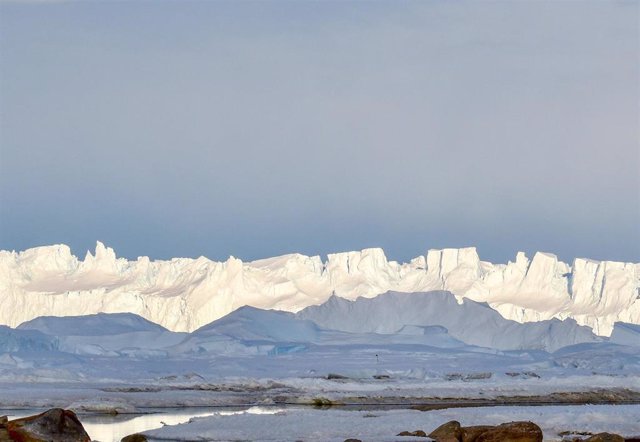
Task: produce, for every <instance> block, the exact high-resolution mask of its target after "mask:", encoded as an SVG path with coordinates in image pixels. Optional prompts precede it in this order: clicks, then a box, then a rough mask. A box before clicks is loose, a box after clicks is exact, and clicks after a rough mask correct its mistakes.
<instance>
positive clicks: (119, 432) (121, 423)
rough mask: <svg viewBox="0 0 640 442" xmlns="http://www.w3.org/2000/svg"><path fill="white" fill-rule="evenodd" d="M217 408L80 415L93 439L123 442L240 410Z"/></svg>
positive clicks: (16, 414) (14, 413) (12, 413)
mask: <svg viewBox="0 0 640 442" xmlns="http://www.w3.org/2000/svg"><path fill="white" fill-rule="evenodd" d="M225 410H226V411H222V412H221V411H219V410H218V411H213V410H212V409H202V408H180V409H164V410H149V411H150V412H149V413H148V414H137V415H133V414H119V415H115V416H114V415H102V414H100V415H98V414H90V415H80V416H79V418H80V421H81V422H82V425H83V426H84V428H85V430H87V433H89V436H91V439H92V440H95V441H100V442H120V439H122V438H123V437H124V436H127V435H129V434H133V433H140V432H143V431H147V430H152V429H154V428H160V427H162V426H163V425H176V424H181V423H184V422H188V421H189V419H191V418H192V417H201V416H211V415H213V414H215V413H234V412H237V411H236V410H239V409H225ZM43 411H45V410H43V409H30V410H2V411H0V414H1V415H5V414H6V415H8V416H9V419H17V418H20V417H25V416H33V415H34V414H39V413H42V412H43Z"/></svg>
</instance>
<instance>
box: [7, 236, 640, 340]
mask: <svg viewBox="0 0 640 442" xmlns="http://www.w3.org/2000/svg"><path fill="white" fill-rule="evenodd" d="M389 290H393V291H398V292H424V291H430V290H448V291H451V292H452V293H454V294H455V295H456V296H458V297H467V298H470V299H473V300H475V301H479V302H488V303H489V305H490V306H491V307H492V308H494V309H496V310H498V311H499V312H500V313H501V314H502V315H503V316H504V317H506V318H508V319H513V320H516V321H518V322H528V321H540V320H544V319H551V318H554V317H555V318H560V319H564V318H574V319H575V320H576V321H577V322H578V323H579V324H582V325H588V326H590V327H592V328H593V329H594V331H595V332H596V333H598V334H602V335H608V334H610V333H611V330H612V329H613V324H614V322H616V321H621V322H627V323H631V324H640V264H633V263H619V262H609V261H606V262H597V261H591V260H586V259H576V260H575V261H574V263H573V265H571V266H569V265H567V264H565V263H563V262H560V261H558V260H557V258H556V257H555V256H553V255H550V254H545V253H537V254H536V255H535V256H534V257H533V259H532V260H529V259H527V258H526V257H525V255H524V254H523V253H518V255H517V257H516V259H515V262H509V263H508V264H491V263H488V262H483V261H480V259H479V257H478V254H477V253H476V250H475V249H474V248H466V249H444V250H430V251H429V252H428V253H427V254H426V255H425V256H420V257H417V258H415V259H413V260H411V262H409V263H405V264H399V263H397V262H395V261H388V260H387V258H386V257H385V255H384V252H383V251H382V250H381V249H365V250H362V251H360V252H346V253H336V254H331V255H328V259H327V261H326V262H322V260H321V259H320V257H318V256H314V257H308V256H304V255H299V254H292V255H285V256H280V257H276V258H270V259H264V260H259V261H254V262H250V263H243V262H242V261H240V260H239V259H236V258H233V257H230V258H229V259H228V260H227V261H226V262H214V261H211V260H209V259H207V258H204V257H200V258H198V259H186V258H176V259H172V260H170V261H150V260H149V258H146V257H142V258H138V259H137V260H136V261H127V260H126V259H122V258H116V255H115V253H114V251H113V250H112V249H111V248H107V247H105V246H104V245H103V244H102V243H98V244H97V247H96V251H95V254H93V255H92V254H91V253H87V255H86V257H85V259H84V260H82V261H81V260H79V259H78V258H76V257H75V256H73V255H72V254H71V251H70V249H69V247H67V246H65V245H56V246H47V247H37V248H33V249H29V250H26V251H24V252H20V253H16V252H8V251H0V294H1V296H0V323H1V324H7V325H11V326H16V325H18V324H20V323H22V322H24V321H27V320H30V319H33V318H35V317H38V316H43V315H56V316H63V315H87V314H94V313H99V312H107V313H115V312H131V313H136V314H138V315H141V316H143V317H144V318H147V319H149V320H151V321H153V322H156V323H159V324H161V325H163V326H164V327H167V328H168V329H170V330H174V331H191V330H195V329H197V328H199V327H201V326H203V325H204V324H208V323H209V322H211V321H213V320H215V319H217V318H221V317H222V316H224V315H226V314H228V313H229V312H231V311H233V310H235V309H237V308H239V307H242V306H244V305H251V306H255V307H259V308H265V309H279V310H286V311H292V312H296V311H299V310H301V309H303V308H305V307H307V306H310V305H317V304H320V303H322V302H324V301H325V300H327V299H328V298H329V297H330V296H331V294H332V293H335V294H337V295H339V296H341V297H344V298H347V299H355V298H357V297H360V296H364V297H374V296H376V295H378V294H380V293H384V292H386V291H389Z"/></svg>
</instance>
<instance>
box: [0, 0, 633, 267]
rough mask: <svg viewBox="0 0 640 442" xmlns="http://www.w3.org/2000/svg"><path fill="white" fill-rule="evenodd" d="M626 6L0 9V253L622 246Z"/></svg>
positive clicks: (617, 252)
mask: <svg viewBox="0 0 640 442" xmlns="http://www.w3.org/2000/svg"><path fill="white" fill-rule="evenodd" d="M639 5H640V3H639V2H638V1H600V0H598V1H591V2H589V1H563V2H539V1H535V2H534V1H531V2H507V1H503V2H500V1H496V2H480V1H478V2H464V1H460V2H445V1H420V2H411V1H386V2H361V1H359V2H353V3H351V2H328V1H323V2H311V1H302V2H294V1H290V2H284V1H277V2H276V1H273V2H268V1H259V2H256V3H252V2H228V3H227V2H218V1H206V2H188V1H187V2H184V1H154V2H138V1H135V2H134V1H132V2H83V3H81V2H64V1H61V2H58V1H34V2H30V1H26V2H22V1H15V2H11V1H10V2H4V3H1V4H0V248H1V249H16V250H23V249H25V248H28V247H32V246H36V245H45V244H54V243H66V244H69V245H70V246H71V248H72V250H73V251H74V252H76V253H78V254H80V255H84V253H85V251H86V250H87V249H93V248H94V246H95V241H96V240H101V241H103V242H105V243H106V244H108V245H110V246H112V247H114V248H115V250H116V252H117V253H118V254H119V255H122V256H126V257H129V258H135V257H137V256H139V255H149V256H151V257H152V258H169V257H173V256H192V257H195V256H199V255H205V256H208V257H210V258H212V259H226V257H228V256H229V255H234V256H237V257H240V258H242V259H245V260H250V259H256V258H261V257H267V256H273V255H278V254H284V253H289V252H301V253H305V254H322V255H324V254H326V253H328V252H334V251H344V250H354V249H362V248H365V247H376V246H379V247H383V248H385V250H386V251H387V256H388V257H390V258H392V259H397V260H402V261H404V260H407V259H409V258H411V257H413V256H417V255H419V254H421V253H424V252H425V251H426V250H427V249H428V248H441V247H460V246H469V245H475V246H477V247H478V249H479V252H480V255H481V258H483V259H486V260H492V261H497V262H506V261H507V260H509V259H513V257H514V256H515V252H516V251H517V250H524V251H527V252H532V251H535V250H542V251H549V252H553V253H556V254H557V255H559V256H560V257H561V258H562V259H565V260H571V259H573V258H574V257H576V256H586V257H591V258H595V259H613V260H627V261H636V262H637V261H640V147H639V146H640V140H639V121H640V120H639V119H640V112H639V107H638V106H639V99H640V91H639V89H640V88H639V75H640V70H639V54H640V51H639Z"/></svg>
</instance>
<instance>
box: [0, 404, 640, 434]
mask: <svg viewBox="0 0 640 442" xmlns="http://www.w3.org/2000/svg"><path fill="white" fill-rule="evenodd" d="M558 436H559V437H561V440H562V441H563V442H640V439H639V438H627V439H625V438H624V437H622V436H620V435H618V434H613V433H606V432H604V433H598V434H591V433H588V432H580V431H565V432H562V433H560V434H558ZM387 437H393V435H387ZM395 437H397V438H398V439H397V440H398V442H400V441H402V440H403V439H404V438H411V439H407V440H415V438H424V440H425V441H427V440H433V441H435V442H542V440H543V433H542V430H541V428H540V427H539V426H538V425H536V424H535V423H533V422H530V421H518V422H506V423H503V424H499V425H474V426H462V425H461V424H460V422H458V421H455V420H454V421H449V422H446V423H444V424H442V425H440V426H439V427H438V428H436V429H434V430H433V431H431V432H430V433H427V432H426V431H424V430H423V429H416V430H406V431H402V432H400V433H398V434H396V435H395ZM153 440H154V438H151V437H148V436H146V435H145V434H140V433H137V434H132V435H129V436H126V437H124V438H122V440H121V442H147V441H153ZM163 440H165V439H163ZM166 440H169V439H166ZM0 442H91V438H90V436H89V435H88V434H87V432H86V430H85V429H84V427H83V425H82V423H81V422H80V419H79V418H78V416H77V415H76V414H75V413H74V412H73V411H71V410H64V409H61V408H53V409H50V410H47V411H45V412H43V413H40V414H37V415H34V416H29V417H23V418H19V419H13V420H8V419H7V417H6V416H0ZM344 442H365V441H362V440H360V439H357V438H347V439H345V441H344Z"/></svg>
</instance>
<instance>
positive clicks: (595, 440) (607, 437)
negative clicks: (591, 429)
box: [585, 433, 625, 442]
mask: <svg viewBox="0 0 640 442" xmlns="http://www.w3.org/2000/svg"><path fill="white" fill-rule="evenodd" d="M585 442H625V440H624V437H622V436H619V435H617V434H612V433H598V434H594V435H593V436H591V437H590V438H588V439H585Z"/></svg>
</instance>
